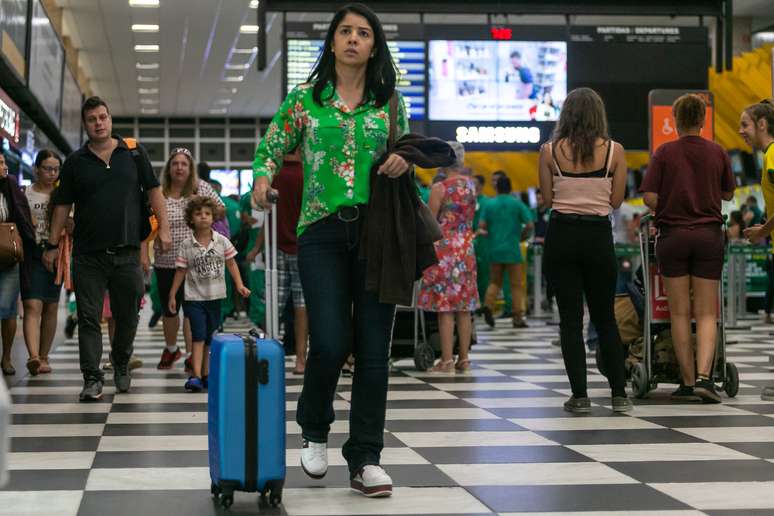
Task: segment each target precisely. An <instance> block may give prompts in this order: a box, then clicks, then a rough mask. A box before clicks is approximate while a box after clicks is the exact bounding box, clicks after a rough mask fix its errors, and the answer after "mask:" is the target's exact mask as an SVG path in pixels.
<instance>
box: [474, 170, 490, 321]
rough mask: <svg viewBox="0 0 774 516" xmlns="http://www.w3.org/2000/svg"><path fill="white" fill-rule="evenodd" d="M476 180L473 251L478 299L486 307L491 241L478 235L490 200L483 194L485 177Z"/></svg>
mask: <svg viewBox="0 0 774 516" xmlns="http://www.w3.org/2000/svg"><path fill="white" fill-rule="evenodd" d="M474 179H475V180H476V214H475V215H474V216H473V227H474V228H475V229H476V239H475V240H474V241H473V249H474V250H475V252H476V272H477V276H476V278H477V283H478V299H479V300H480V301H481V306H484V297H485V296H486V289H487V287H488V286H489V239H488V238H487V237H486V236H484V235H481V234H479V233H478V225H479V222H480V221H481V213H482V212H483V211H484V208H485V207H486V205H487V203H488V202H489V200H490V199H489V197H487V196H486V195H484V193H483V192H484V185H485V184H486V179H485V178H484V176H481V175H479V176H476V177H475V178H474Z"/></svg>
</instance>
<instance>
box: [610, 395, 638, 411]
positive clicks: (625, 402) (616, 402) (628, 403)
mask: <svg viewBox="0 0 774 516" xmlns="http://www.w3.org/2000/svg"><path fill="white" fill-rule="evenodd" d="M612 401H613V412H629V411H630V410H632V409H634V405H632V400H630V399H629V398H628V397H627V396H613V400H612Z"/></svg>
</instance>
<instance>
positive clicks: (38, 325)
mask: <svg viewBox="0 0 774 516" xmlns="http://www.w3.org/2000/svg"><path fill="white" fill-rule="evenodd" d="M61 168H62V158H61V157H59V155H58V154H57V153H56V152H54V151H52V150H48V149H44V150H42V151H40V152H38V155H37V156H36V157H35V167H34V168H33V173H34V174H35V182H34V183H32V184H31V185H30V186H28V187H27V188H26V189H25V190H24V195H25V197H26V198H27V202H28V203H29V205H30V213H31V215H32V226H33V227H34V229H35V242H34V245H32V242H30V243H29V245H27V246H25V249H24V261H23V262H22V264H21V298H22V303H23V305H24V342H25V343H26V344H27V351H28V352H29V355H30V358H29V360H27V369H28V370H29V372H30V374H31V375H32V376H35V375H37V374H38V373H50V372H51V366H50V365H49V363H48V352H49V351H50V350H51V344H52V342H53V341H54V334H55V333H56V319H57V312H58V310H59V296H60V291H61V289H62V285H57V284H56V281H55V279H56V273H54V272H50V271H49V270H48V269H46V267H45V266H44V265H43V252H44V251H45V248H46V247H45V246H46V242H48V237H49V228H50V225H51V219H50V212H49V202H50V200H51V193H52V192H53V191H54V189H55V188H56V182H57V180H58V179H59V170H60V169H61Z"/></svg>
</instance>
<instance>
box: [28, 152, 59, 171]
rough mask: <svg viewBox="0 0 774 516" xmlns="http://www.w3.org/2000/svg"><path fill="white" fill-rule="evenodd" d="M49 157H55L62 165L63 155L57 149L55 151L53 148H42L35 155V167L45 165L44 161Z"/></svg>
mask: <svg viewBox="0 0 774 516" xmlns="http://www.w3.org/2000/svg"><path fill="white" fill-rule="evenodd" d="M48 158H54V159H55V160H57V161H58V162H59V166H60V167H61V166H62V156H60V155H59V154H57V153H56V151H53V150H51V149H41V150H40V151H39V152H38V155H37V156H35V168H38V167H40V166H41V165H43V162H44V161H46V160H47V159H48Z"/></svg>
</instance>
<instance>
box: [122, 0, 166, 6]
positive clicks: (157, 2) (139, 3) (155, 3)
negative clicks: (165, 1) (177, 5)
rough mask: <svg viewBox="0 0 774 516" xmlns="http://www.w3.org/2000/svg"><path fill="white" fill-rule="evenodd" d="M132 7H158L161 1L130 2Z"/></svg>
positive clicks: (142, 0) (141, 0)
mask: <svg viewBox="0 0 774 516" xmlns="http://www.w3.org/2000/svg"><path fill="white" fill-rule="evenodd" d="M129 6H130V7H158V6H159V0H129Z"/></svg>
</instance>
